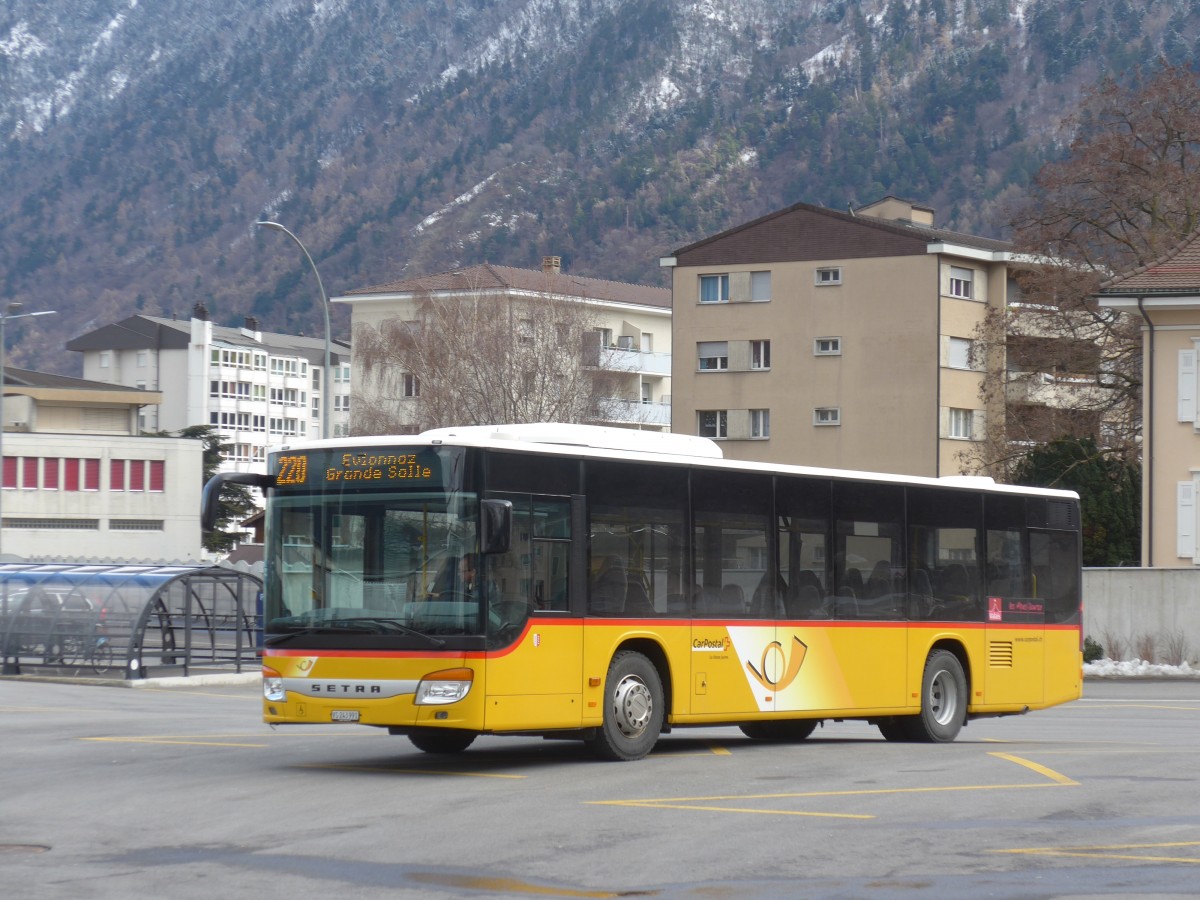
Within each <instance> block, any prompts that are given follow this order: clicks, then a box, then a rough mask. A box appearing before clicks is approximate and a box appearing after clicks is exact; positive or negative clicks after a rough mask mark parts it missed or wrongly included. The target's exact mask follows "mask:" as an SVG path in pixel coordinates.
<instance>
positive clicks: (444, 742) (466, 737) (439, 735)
mask: <svg viewBox="0 0 1200 900" xmlns="http://www.w3.org/2000/svg"><path fill="white" fill-rule="evenodd" d="M408 739H409V740H410V741H412V743H413V746H414V747H416V748H417V749H418V750H423V751H424V752H425V753H443V754H450V753H462V752H463V751H464V750H466V749H467V748H468V747H470V746H471V744H472V743H474V741H475V732H473V731H454V730H451V729H449V728H447V729H431V730H429V731H414V732H412V733H411V734H410V735H409V736H408Z"/></svg>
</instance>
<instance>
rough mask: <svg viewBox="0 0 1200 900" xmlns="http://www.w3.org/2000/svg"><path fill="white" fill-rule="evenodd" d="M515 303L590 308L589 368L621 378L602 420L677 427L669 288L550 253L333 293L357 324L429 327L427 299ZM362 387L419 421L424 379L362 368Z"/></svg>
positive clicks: (366, 396) (534, 312)
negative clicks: (573, 267)
mask: <svg viewBox="0 0 1200 900" xmlns="http://www.w3.org/2000/svg"><path fill="white" fill-rule="evenodd" d="M436 298H444V299H450V300H464V299H477V300H480V301H482V302H484V303H488V302H495V303H496V306H497V309H501V308H503V304H504V303H505V302H507V301H510V300H515V301H518V302H519V303H521V304H524V305H525V307H526V308H527V309H528V315H529V316H530V320H531V321H533V320H536V318H537V317H538V314H539V310H538V306H539V303H547V304H548V303H550V302H554V301H557V300H561V299H569V300H572V301H578V302H580V303H583V304H585V305H586V307H587V310H588V314H589V317H590V318H591V319H592V320H593V322H594V324H595V326H596V327H595V328H594V329H593V330H592V331H591V333H590V334H589V336H588V339H587V341H586V343H585V346H584V347H583V348H582V352H581V354H580V358H579V362H580V365H581V366H584V367H586V368H591V369H596V370H599V371H602V372H604V373H606V374H609V375H612V376H615V378H614V380H613V385H614V387H613V389H612V391H611V396H607V397H604V398H602V399H601V402H600V408H599V409H598V410H597V413H598V420H597V424H602V425H610V426H616V427H623V428H641V429H646V430H653V431H668V430H669V429H670V425H671V292H670V290H668V289H667V288H659V287H651V286H648V285H639V284H628V283H624V282H616V281H607V280H604V279H600V278H584V277H580V276H577V275H569V274H566V273H564V272H562V271H561V260H560V258H559V257H556V256H548V257H544V258H543V260H542V268H541V270H540V271H539V270H536V269H515V268H510V267H507V266H495V265H491V264H490V263H484V264H482V265H477V266H470V267H467V268H463V269H461V270H457V271H453V272H442V273H438V274H434V275H425V276H419V277H416V278H410V279H406V280H403V281H396V282H391V283H388V284H382V285H377V286H373V287H365V288H359V289H357V290H353V291H348V292H347V293H346V294H344V295H342V296H339V297H334V298H332V302H334V303H346V304H349V305H350V308H351V317H352V323H353V324H352V328H354V329H358V328H360V327H363V326H369V327H376V328H378V327H379V326H380V325H381V324H382V323H384V322H386V321H388V320H397V319H398V320H401V321H403V322H405V323H408V322H412V325H413V327H414V329H416V328H419V327H422V326H421V323H420V322H419V319H420V317H421V312H420V308H421V304H422V302H424V301H426V300H429V299H436ZM356 370H357V371H358V372H359V375H358V377H357V378H356V384H355V391H356V394H357V396H358V397H359V399H360V400H361V401H362V402H363V404H364V406H366V405H368V404H378V403H380V402H381V401H382V402H384V403H392V404H394V407H395V408H394V410H393V414H394V417H395V419H396V420H398V421H401V422H405V421H408V422H415V421H416V413H415V409H416V405H417V403H418V402H419V400H420V388H419V384H418V382H417V381H416V379H414V378H411V377H407V378H406V377H405V376H404V375H403V374H400V375H399V376H398V378H397V376H396V373H392V376H391V380H388V379H386V378H385V379H383V380H381V379H380V378H379V377H372V378H368V377H366V376H365V375H364V374H363V367H362V366H358V367H357V368H356Z"/></svg>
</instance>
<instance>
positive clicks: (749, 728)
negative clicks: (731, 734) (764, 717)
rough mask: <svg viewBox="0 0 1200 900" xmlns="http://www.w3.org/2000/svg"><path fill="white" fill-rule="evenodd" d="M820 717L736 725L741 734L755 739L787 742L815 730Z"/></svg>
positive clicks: (794, 740)
mask: <svg viewBox="0 0 1200 900" xmlns="http://www.w3.org/2000/svg"><path fill="white" fill-rule="evenodd" d="M819 722H820V719H784V720H782V721H774V722H746V723H744V724H743V725H740V726H738V727H739V728H741V729H742V734H744V735H745V736H746V737H748V738H753V739H754V740H756V741H774V742H775V743H779V744H789V743H794V742H798V741H802V740H804V739H805V738H806V737H808V736H809V735H810V734H812V733H813V732H814V731H816V730H817V724H818V723H819Z"/></svg>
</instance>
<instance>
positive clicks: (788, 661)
mask: <svg viewBox="0 0 1200 900" xmlns="http://www.w3.org/2000/svg"><path fill="white" fill-rule="evenodd" d="M790 649H791V652H790V653H789V652H788V651H787V650H785V649H784V647H783V644H781V643H779V641H771V642H770V643H768V644H767V645H766V646H765V647H763V652H762V659H761V660H760V661H759V664H758V668H755V667H754V663H752V662H750V661H749V660H747V661H746V668H747V669H749V670H750V674H751V676H753V678H754V680H755V681H757V682H758V683H759V684H761V685H762V686H763V687H765V688H766V689H767V690H769V691H782V690H784V689H785V688H787V686H788V685H789V684H791V683H792V682H793V681H795V680H796V676H797V675H799V674H800V667H801V666H802V665H804V656H805V654H806V653H808V645H807V644H805V643H804V641H802V640H800V638H798V637H796V636H795V635H792V645H791V648H790ZM776 654H777V655H778V656H779V657H780V662H781V663H782V665H775V666H769V665H768V663H769V662H770V661H771V657H772V656H773V655H776ZM772 672H779V673H780V674H779V677H778V678H772V677H771V673H772Z"/></svg>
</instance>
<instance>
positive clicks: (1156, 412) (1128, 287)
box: [1097, 231, 1200, 567]
mask: <svg viewBox="0 0 1200 900" xmlns="http://www.w3.org/2000/svg"><path fill="white" fill-rule="evenodd" d="M1097 298H1098V299H1099V302H1100V305H1101V307H1104V308H1106V309H1111V310H1116V311H1120V312H1124V313H1128V314H1130V315H1136V316H1138V317H1139V318H1140V319H1141V322H1142V564H1143V565H1147V566H1160V567H1172V566H1195V565H1200V510H1198V506H1197V500H1198V499H1200V365H1198V361H1200V231H1198V232H1195V233H1193V234H1192V235H1191V236H1189V237H1188V238H1187V239H1185V240H1184V241H1182V242H1181V243H1180V244H1179V245H1178V246H1176V247H1175V248H1174V249H1173V250H1171V251H1170V252H1168V253H1167V254H1165V255H1164V256H1163V257H1162V258H1161V259H1159V260H1156V261H1155V262H1153V263H1151V264H1150V265H1148V266H1143V267H1140V268H1137V269H1134V270H1133V271H1132V272H1126V273H1123V274H1121V275H1119V276H1117V277H1116V278H1113V279H1111V280H1109V281H1107V282H1105V283H1104V284H1103V285H1101V287H1100V291H1099V293H1098V294H1097Z"/></svg>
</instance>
